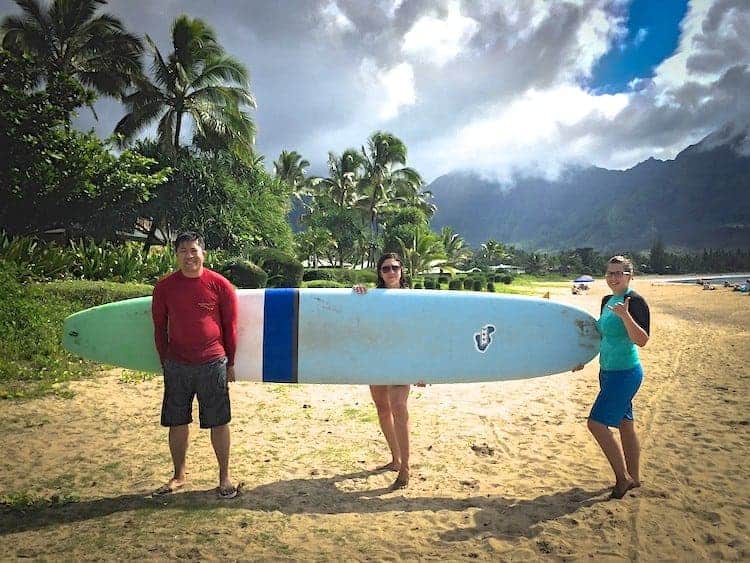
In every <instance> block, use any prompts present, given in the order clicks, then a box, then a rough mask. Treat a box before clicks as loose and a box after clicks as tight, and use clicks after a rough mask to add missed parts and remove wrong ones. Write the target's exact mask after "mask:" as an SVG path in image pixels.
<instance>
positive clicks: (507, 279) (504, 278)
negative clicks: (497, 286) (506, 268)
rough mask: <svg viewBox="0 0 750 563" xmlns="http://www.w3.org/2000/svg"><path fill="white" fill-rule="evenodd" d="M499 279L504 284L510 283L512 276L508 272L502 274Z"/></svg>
mask: <svg viewBox="0 0 750 563" xmlns="http://www.w3.org/2000/svg"><path fill="white" fill-rule="evenodd" d="M500 281H501V282H503V283H504V284H505V285H510V284H512V283H513V276H511V275H510V274H503V275H502V277H501V278H500Z"/></svg>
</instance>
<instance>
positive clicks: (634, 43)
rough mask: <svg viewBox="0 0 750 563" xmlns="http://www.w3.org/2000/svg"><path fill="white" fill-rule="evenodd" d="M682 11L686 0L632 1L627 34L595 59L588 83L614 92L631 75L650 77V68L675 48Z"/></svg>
mask: <svg viewBox="0 0 750 563" xmlns="http://www.w3.org/2000/svg"><path fill="white" fill-rule="evenodd" d="M686 12H687V0H659V1H654V0H633V2H632V4H630V7H629V10H628V34H627V37H625V38H624V40H621V41H620V42H618V43H617V44H615V45H613V46H612V49H611V50H610V51H609V53H607V54H606V55H605V56H604V57H602V58H601V59H600V60H599V62H598V63H597V65H596V66H595V67H594V71H593V73H592V77H591V82H590V84H589V86H590V87H591V88H592V89H594V90H595V91H597V92H600V93H607V94H614V93H617V92H623V91H626V90H627V89H628V83H629V82H630V81H631V80H633V79H634V78H651V77H652V76H653V75H654V68H656V67H657V66H658V65H659V64H660V63H661V62H662V61H663V60H664V59H666V58H668V57H669V56H670V55H672V53H674V50H675V49H676V48H677V44H678V41H679V38H680V22H681V21H682V19H683V18H684V17H685V13H686Z"/></svg>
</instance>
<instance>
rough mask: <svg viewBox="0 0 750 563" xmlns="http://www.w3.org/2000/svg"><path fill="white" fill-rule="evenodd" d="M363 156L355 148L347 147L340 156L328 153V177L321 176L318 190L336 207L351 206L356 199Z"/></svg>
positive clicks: (363, 162) (362, 166)
mask: <svg viewBox="0 0 750 563" xmlns="http://www.w3.org/2000/svg"><path fill="white" fill-rule="evenodd" d="M364 164H365V157H364V156H363V155H362V153H360V152H359V151H357V150H356V149H347V150H345V151H344V152H343V154H342V155H341V156H339V155H337V154H336V153H334V152H329V153H328V172H329V174H330V176H329V177H328V178H321V179H320V182H319V192H320V194H321V195H324V196H327V197H329V198H330V199H331V201H332V202H333V203H334V204H335V205H336V206H338V207H340V208H344V207H353V206H354V205H355V204H356V203H357V200H358V194H357V189H358V187H359V185H360V182H361V179H362V170H363V168H364Z"/></svg>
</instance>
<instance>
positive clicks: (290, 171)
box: [273, 150, 310, 187]
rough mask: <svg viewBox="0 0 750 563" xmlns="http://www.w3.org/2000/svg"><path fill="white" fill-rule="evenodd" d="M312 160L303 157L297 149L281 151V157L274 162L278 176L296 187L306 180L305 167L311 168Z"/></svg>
mask: <svg viewBox="0 0 750 563" xmlns="http://www.w3.org/2000/svg"><path fill="white" fill-rule="evenodd" d="M309 166H310V161H308V160H305V159H304V158H302V155H301V154H299V153H298V152H297V151H287V150H283V151H281V154H280V155H279V159H278V160H277V161H275V162H274V163H273V167H274V170H275V171H276V177H277V178H280V179H282V180H283V181H285V182H286V183H287V184H289V185H290V186H291V187H296V186H298V185H300V184H302V183H303V182H304V181H305V168H309Z"/></svg>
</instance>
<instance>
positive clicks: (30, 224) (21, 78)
mask: <svg viewBox="0 0 750 563" xmlns="http://www.w3.org/2000/svg"><path fill="white" fill-rule="evenodd" d="M42 72H43V70H42V69H40V68H39V67H38V66H37V65H36V64H35V62H34V61H33V60H32V58H31V56H30V55H27V54H13V53H11V52H10V51H7V50H5V49H0V201H1V202H2V204H1V205H0V229H2V230H5V231H6V232H7V233H8V234H37V233H42V232H45V231H47V230H50V229H64V231H65V234H66V235H67V236H69V237H79V236H93V237H95V238H97V239H106V238H112V237H114V236H116V233H117V232H118V231H125V232H131V231H132V230H133V225H134V223H135V221H136V220H137V218H138V215H137V212H136V210H137V209H138V208H139V206H140V205H141V204H143V203H144V202H145V201H147V200H148V199H149V198H150V197H151V194H152V193H153V191H155V190H156V189H157V186H159V185H160V184H163V183H164V182H165V181H166V179H167V176H168V175H169V172H170V171H169V169H167V168H165V169H162V170H159V171H156V172H155V173H152V171H151V170H150V167H151V166H152V165H153V164H154V161H153V160H150V159H147V158H144V157H143V156H142V155H139V154H136V153H134V152H132V151H123V152H122V153H121V154H119V155H115V154H113V153H112V151H111V150H110V148H111V147H110V146H109V145H108V144H107V143H104V142H102V141H101V140H99V138H97V137H96V135H94V134H93V133H81V132H78V131H75V130H74V129H72V127H71V126H70V117H71V115H72V113H73V111H74V110H75V108H77V107H80V105H81V101H82V100H83V99H85V98H86V94H85V92H84V88H83V87H82V86H81V84H80V83H79V82H78V81H76V80H74V79H73V78H71V77H70V76H69V75H64V74H61V73H55V74H52V75H49V77H48V78H47V79H45V80H43V81H42V80H40V74H41V73H42ZM41 82H44V87H43V88H40V87H39V84H40V83H41Z"/></svg>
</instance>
